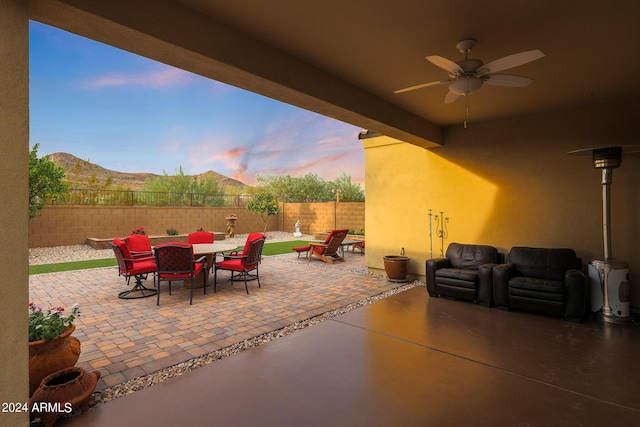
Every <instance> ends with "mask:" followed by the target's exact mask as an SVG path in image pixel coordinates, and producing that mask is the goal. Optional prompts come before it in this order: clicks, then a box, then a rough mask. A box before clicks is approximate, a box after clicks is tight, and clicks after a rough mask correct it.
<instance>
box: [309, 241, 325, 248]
mask: <svg viewBox="0 0 640 427" xmlns="http://www.w3.org/2000/svg"><path fill="white" fill-rule="evenodd" d="M309 246H311V247H313V246H319V247H321V248H328V247H329V245H325V244H324V243H314V242H309Z"/></svg>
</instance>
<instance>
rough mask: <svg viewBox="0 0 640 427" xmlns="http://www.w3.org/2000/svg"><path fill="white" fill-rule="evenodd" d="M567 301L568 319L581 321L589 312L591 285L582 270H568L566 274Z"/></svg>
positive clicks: (565, 313) (565, 311)
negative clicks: (589, 285) (588, 284)
mask: <svg viewBox="0 0 640 427" xmlns="http://www.w3.org/2000/svg"><path fill="white" fill-rule="evenodd" d="M564 286H565V292H566V295H565V297H566V301H565V308H564V316H565V318H567V319H572V320H576V321H580V320H581V319H582V318H583V317H584V315H585V313H586V312H587V304H588V301H589V287H588V286H587V282H586V278H585V276H584V273H583V272H582V271H580V270H575V269H572V270H567V272H566V273H565V274H564Z"/></svg>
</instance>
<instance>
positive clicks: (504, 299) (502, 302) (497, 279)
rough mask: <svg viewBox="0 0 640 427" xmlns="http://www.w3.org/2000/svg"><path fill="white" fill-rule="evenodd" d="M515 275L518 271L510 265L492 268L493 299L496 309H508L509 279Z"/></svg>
mask: <svg viewBox="0 0 640 427" xmlns="http://www.w3.org/2000/svg"><path fill="white" fill-rule="evenodd" d="M517 273H518V270H517V269H516V267H515V266H513V265H511V264H499V265H496V266H495V267H493V299H494V301H495V302H496V305H497V306H498V307H509V279H511V278H512V277H514V276H516V274H517Z"/></svg>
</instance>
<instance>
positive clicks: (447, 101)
mask: <svg viewBox="0 0 640 427" xmlns="http://www.w3.org/2000/svg"><path fill="white" fill-rule="evenodd" d="M458 98H460V95H458V94H456V93H453V92H451V91H449V93H447V96H445V97H444V103H445V104H451V103H452V102H453V101H455V100H456V99H458Z"/></svg>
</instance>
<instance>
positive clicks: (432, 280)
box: [427, 258, 451, 296]
mask: <svg viewBox="0 0 640 427" xmlns="http://www.w3.org/2000/svg"><path fill="white" fill-rule="evenodd" d="M450 266H451V262H450V261H449V260H448V259H447V258H432V259H428V260H427V292H429V295H431V296H436V270H438V269H440V268H447V267H450Z"/></svg>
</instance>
